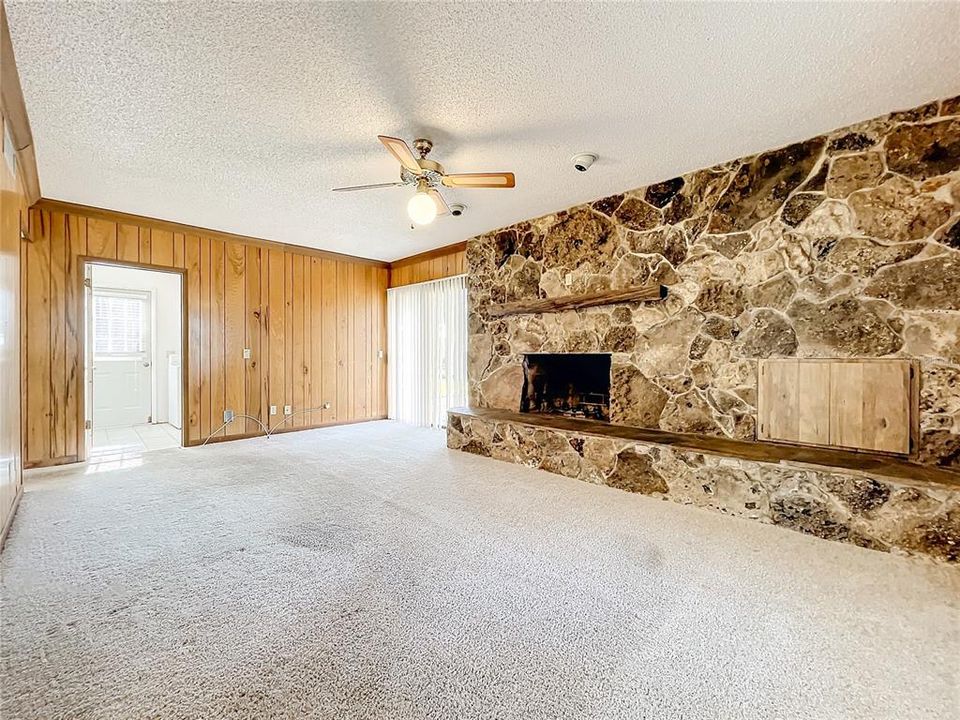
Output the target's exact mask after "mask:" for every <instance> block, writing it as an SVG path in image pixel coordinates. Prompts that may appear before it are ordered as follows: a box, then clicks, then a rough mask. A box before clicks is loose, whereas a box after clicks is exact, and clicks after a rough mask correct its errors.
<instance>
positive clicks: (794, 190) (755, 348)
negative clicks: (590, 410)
mask: <svg viewBox="0 0 960 720" xmlns="http://www.w3.org/2000/svg"><path fill="white" fill-rule="evenodd" d="M467 260H468V265H469V273H468V283H469V290H470V308H471V312H470V359H469V377H470V383H471V402H472V404H474V405H475V406H478V407H492V408H502V409H507V410H517V409H518V402H519V392H520V386H521V384H522V368H521V360H522V356H523V354H524V353H528V352H610V353H612V354H613V369H612V373H611V376H612V377H611V379H612V387H611V420H612V422H614V423H621V424H626V425H639V426H643V427H659V428H661V429H664V430H671V431H677V432H691V433H706V434H710V435H717V436H727V437H734V438H753V437H755V425H756V394H757V360H758V359H759V358H765V357H793V356H796V357H905V358H917V359H918V360H919V361H920V367H921V387H922V390H921V398H920V446H919V449H918V457H917V460H918V461H919V462H923V463H929V464H938V465H941V466H945V467H957V468H960V98H953V99H950V100H944V101H940V102H932V103H929V104H927V105H923V106H921V107H919V108H915V109H913V110H909V111H903V112H895V113H891V114H890V115H886V116H884V117H881V118H877V119H874V120H870V121H867V122H864V123H860V124H858V125H855V126H852V127H848V128H844V129H842V130H837V131H835V132H832V133H828V134H826V135H823V136H820V137H816V138H813V139H811V140H807V141H805V142H801V143H797V144H795V145H791V146H789V147H785V148H780V149H777V150H772V151H769V152H764V153H761V154H759V155H756V156H752V157H747V158H742V159H740V160H735V161H732V162H729V163H725V164H723V165H718V166H716V167H712V168H708V169H705V170H699V171H696V172H692V173H689V174H687V175H684V176H682V177H677V178H673V179H671V180H667V181H665V182H660V183H657V184H655V185H650V186H648V187H643V188H640V189H637V190H631V191H628V192H624V193H621V194H617V195H613V196H610V197H606V198H602V199H600V200H597V201H595V202H592V203H588V204H584V205H579V206H576V207H572V208H569V209H567V210H564V211H562V212H558V213H555V214H552V215H547V216H544V217H541V218H537V219H535V220H530V221H526V222H521V223H518V224H516V225H513V226H511V227H508V228H503V229H501V230H497V231H494V232H490V233H487V234H485V235H482V236H479V237H477V238H473V239H471V240H470V241H469V242H468V244H467ZM568 276H569V278H570V283H569V285H568V284H567V283H566V279H567V277H568ZM648 282H660V283H663V284H664V285H668V286H669V288H670V295H669V297H668V298H667V299H666V300H665V301H663V302H658V303H649V304H621V305H611V306H605V307H597V308H589V309H583V310H576V311H565V312H559V313H551V314H531V315H519V316H515V317H507V318H492V317H489V316H488V315H487V313H486V309H487V308H489V307H490V306H491V304H495V303H502V302H508V301H514V300H525V299H534V298H538V297H539V298H547V297H556V296H560V295H569V294H579V293H587V292H593V291H599V290H608V289H617V288H625V287H630V286H634V285H640V284H644V283H648ZM617 452H620V451H619V450H618V451H617ZM653 454H654V453H653V450H650V451H649V452H646V451H645V452H644V453H643V454H642V455H643V457H647V458H651V457H653ZM656 455H657V458H656V462H657V463H661V464H662V463H666V462H674V461H676V464H677V467H678V469H680V470H682V469H683V468H684V467H686V463H685V462H683V461H680V460H676V459H675V458H674V459H671V457H672V456H671V454H670V453H667V452H663V451H658V452H657V453H656ZM629 462H631V463H633V464H634V465H637V466H638V467H639V466H644V463H646V462H647V460H642V459H641V460H635V461H634V460H631V461H629ZM651 462H652V460H651ZM704 462H707V461H704ZM718 467H722V468H723V467H726V465H724V464H723V463H720V465H718ZM724 472H727V471H726V470H724ZM731 472H732V470H731ZM757 472H758V473H760V471H759V470H758V471H757ZM760 475H761V476H762V473H760ZM803 477H805V476H804V475H803V474H800V475H797V476H796V478H795V479H796V482H797V483H801V482H806V481H805V480H803ZM623 482H627V481H625V480H624V481H623ZM644 482H646V481H644ZM651 482H658V481H655V480H653V481H651ZM660 482H666V481H665V480H662V479H661V481H660ZM831 502H832V501H831ZM887 502H890V501H889V500H888V501H887ZM897 502H899V500H898V501H897ZM760 507H765V506H762V504H761V505H760V506H758V510H757V512H758V513H760V512H761V511H760V509H759V508H760ZM763 512H765V513H766V512H771V513H772V512H773V510H763ZM777 512H781V511H780V510H778V511H777Z"/></svg>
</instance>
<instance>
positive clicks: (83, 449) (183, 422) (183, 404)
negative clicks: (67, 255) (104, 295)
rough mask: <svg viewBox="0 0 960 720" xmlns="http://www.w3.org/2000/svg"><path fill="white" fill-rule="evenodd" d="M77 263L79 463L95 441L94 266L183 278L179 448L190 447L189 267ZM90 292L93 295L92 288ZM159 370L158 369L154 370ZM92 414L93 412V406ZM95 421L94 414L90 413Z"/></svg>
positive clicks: (122, 262)
mask: <svg viewBox="0 0 960 720" xmlns="http://www.w3.org/2000/svg"><path fill="white" fill-rule="evenodd" d="M77 262H78V270H79V272H78V273H77V276H78V282H79V283H80V287H79V289H78V292H77V302H78V303H79V305H80V307H79V308H78V312H79V314H78V316H77V317H80V318H83V322H80V323H78V325H79V326H80V329H79V335H80V337H79V341H80V347H81V348H82V350H83V351H82V352H81V353H79V355H80V369H79V372H78V373H77V382H78V383H79V385H80V392H79V393H78V397H77V432H78V433H79V435H80V437H79V438H78V444H77V454H78V457H77V461H78V462H84V461H86V460H87V459H88V458H89V456H90V445H89V443H90V442H91V441H92V438H91V435H90V433H89V432H88V431H87V429H86V421H87V419H88V418H87V390H88V388H89V385H90V383H89V382H88V376H87V373H88V372H92V367H88V362H89V363H92V362H93V360H92V357H91V358H88V357H87V348H88V346H87V341H88V338H87V325H88V320H89V318H87V284H86V280H87V272H88V268H89V266H91V265H107V266H113V267H125V268H131V269H133V270H149V271H151V272H162V273H169V274H173V275H179V276H180V447H187V408H188V407H189V403H188V402H187V388H189V387H190V384H189V383H190V378H189V372H190V363H189V362H188V361H187V352H188V350H189V342H188V337H189V332H188V328H187V320H188V318H189V314H188V308H187V297H188V293H187V270H186V268H172V267H169V266H168V265H153V264H151V263H141V262H131V261H128V260H113V259H104V258H99V257H94V256H91V255H81V256H80V257H78V258H77ZM89 270H92V268H89ZM90 292H91V293H92V292H93V289H92V287H91V288H90ZM154 370H156V368H154ZM90 409H91V411H92V410H93V408H92V406H91V408H90ZM91 418H92V414H91Z"/></svg>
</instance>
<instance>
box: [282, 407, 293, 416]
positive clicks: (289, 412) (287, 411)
mask: <svg viewBox="0 0 960 720" xmlns="http://www.w3.org/2000/svg"><path fill="white" fill-rule="evenodd" d="M283 414H284V415H293V407H291V406H290V405H284V406H283Z"/></svg>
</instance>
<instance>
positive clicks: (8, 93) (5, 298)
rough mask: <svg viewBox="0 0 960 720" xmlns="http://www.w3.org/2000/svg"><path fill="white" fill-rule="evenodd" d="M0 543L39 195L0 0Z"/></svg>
mask: <svg viewBox="0 0 960 720" xmlns="http://www.w3.org/2000/svg"><path fill="white" fill-rule="evenodd" d="M6 137H9V138H10V140H11V141H12V145H13V148H15V149H14V150H13V152H12V153H11V148H10V147H9V146H8V145H7V144H6V143H5V142H4V143H3V148H2V151H0V547H2V546H3V542H4V540H6V537H7V531H8V530H9V529H10V524H11V523H12V522H13V517H14V513H16V511H17V504H18V503H19V501H20V497H21V494H22V492H23V483H22V473H21V469H22V466H23V459H22V456H21V439H20V427H21V422H20V230H21V229H22V228H26V226H27V215H28V212H27V207H28V206H29V204H30V200H31V198H33V197H37V196H39V194H40V185H39V182H38V179H37V166H36V161H35V158H34V154H33V138H32V136H31V133H30V122H29V120H28V119H27V109H26V107H25V106H24V104H23V93H22V92H21V89H20V77H19V75H18V74H17V64H16V58H15V57H14V54H13V44H12V43H11V42H10V31H9V28H8V27H7V11H6V8H5V7H4V5H3V2H2V1H0V142H2V139H4V138H6Z"/></svg>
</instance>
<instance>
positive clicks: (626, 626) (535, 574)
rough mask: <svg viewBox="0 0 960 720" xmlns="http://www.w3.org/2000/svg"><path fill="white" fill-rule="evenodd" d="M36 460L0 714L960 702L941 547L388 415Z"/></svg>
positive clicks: (674, 713) (11, 603) (18, 549)
mask: <svg viewBox="0 0 960 720" xmlns="http://www.w3.org/2000/svg"><path fill="white" fill-rule="evenodd" d="M117 465H126V467H114V466H111V465H109V464H104V465H101V466H99V467H91V468H89V469H81V470H70V471H58V472H55V473H52V474H45V475H43V476H41V477H39V478H35V479H32V480H31V481H30V484H29V487H28V492H27V494H26V496H25V497H24V499H23V502H22V504H21V506H20V512H19V515H18V517H17V518H16V521H15V523H14V525H13V531H12V534H11V536H10V539H9V542H8V544H7V547H6V549H5V551H4V553H3V555H2V558H0V566H2V570H3V587H2V608H0V609H2V699H0V716H2V717H3V718H4V720H13V719H14V718H227V717H229V718H274V717H275V718H390V719H394V718H494V717H496V718H523V719H524V720H529V719H533V720H537V719H540V718H544V719H545V718H577V719H582V718H656V719H658V720H663V719H668V718H750V719H751V720H756V719H757V718H816V719H817V720H831V719H833V718H869V719H870V720H880V719H881V718H891V719H893V718H895V719H897V720H914V719H920V718H956V717H957V716H958V711H960V709H958V706H957V702H958V701H957V698H958V674H957V673H958V670H957V668H958V658H960V635H958V633H960V630H958V627H960V611H958V599H960V574H958V571H957V570H956V569H950V568H946V567H943V566H937V565H933V564H929V563H927V562H924V561H918V560H911V559H906V558H901V557H894V556H890V555H884V554H882V553H878V552H874V551H869V550H863V549H860V548H856V547H852V546H849V545H840V544H835V543H829V542H825V541H822V540H817V539H814V538H808V537H805V536H803V535H799V534H797V533H794V532H790V531H787V530H782V529H778V528H773V527H768V526H763V525H759V524H757V523H755V522H751V521H743V520H735V519H731V518H726V517H723V516H721V515H719V514H716V513H713V512H710V511H706V510H698V509H694V508H685V507H681V506H678V505H675V504H673V503H669V502H660V501H657V500H652V499H650V498H646V497H642V496H634V495H630V494H628V493H624V492H621V491H618V490H613V489H609V488H604V487H594V486H590V485H587V484H585V483H582V482H578V481H575V480H567V479H564V478H561V477H558V476H554V475H549V474H547V473H544V472H540V471H536V470H530V469H525V468H521V467H517V466H514V465H509V464H506V463H500V462H497V461H495V460H490V459H487V458H480V457H474V456H471V455H466V454H463V453H458V452H451V451H448V450H446V448H445V447H444V438H443V435H442V434H440V433H438V432H435V431H429V430H421V429H413V428H409V427H404V426H401V425H397V424H394V423H389V422H379V423H371V424H366V425H356V426H350V427H344V428H333V429H328V430H319V431H311V432H304V433H297V434H290V435H284V436H276V437H274V438H272V439H270V440H263V439H257V440H249V441H243V442H237V443H230V444H222V445H215V446H208V447H206V448H202V449H193V450H179V449H177V450H161V451H157V452H154V453H148V454H145V455H144V456H143V457H142V458H139V459H138V458H137V457H130V458H128V459H126V460H123V461H122V462H120V463H117Z"/></svg>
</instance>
